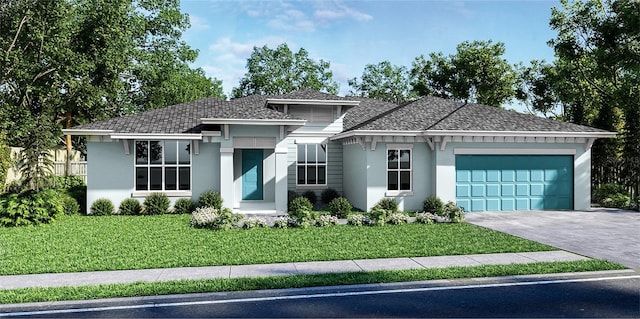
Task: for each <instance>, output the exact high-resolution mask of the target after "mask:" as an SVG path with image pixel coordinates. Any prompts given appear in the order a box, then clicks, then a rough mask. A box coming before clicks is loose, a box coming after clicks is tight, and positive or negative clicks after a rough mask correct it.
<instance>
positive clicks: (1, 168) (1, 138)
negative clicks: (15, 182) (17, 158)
mask: <svg viewBox="0 0 640 319" xmlns="http://www.w3.org/2000/svg"><path fill="white" fill-rule="evenodd" d="M12 163H13V161H12V159H11V147H9V145H7V142H6V138H5V133H4V132H2V133H0V193H3V192H4V185H5V183H6V182H7V173H8V172H9V168H11V165H12Z"/></svg>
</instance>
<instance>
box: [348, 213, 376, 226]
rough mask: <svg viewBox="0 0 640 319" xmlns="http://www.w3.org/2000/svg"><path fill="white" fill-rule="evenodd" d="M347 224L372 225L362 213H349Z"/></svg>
mask: <svg viewBox="0 0 640 319" xmlns="http://www.w3.org/2000/svg"><path fill="white" fill-rule="evenodd" d="M347 224H349V225H353V226H362V225H367V226H368V225H372V224H373V223H372V221H371V219H369V217H367V216H365V215H362V214H351V215H349V216H347Z"/></svg>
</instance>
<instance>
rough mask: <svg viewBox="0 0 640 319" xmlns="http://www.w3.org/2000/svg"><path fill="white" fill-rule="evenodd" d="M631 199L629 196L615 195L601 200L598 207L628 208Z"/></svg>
mask: <svg viewBox="0 0 640 319" xmlns="http://www.w3.org/2000/svg"><path fill="white" fill-rule="evenodd" d="M630 204H631V198H630V197H629V195H625V194H622V193H616V194H613V195H611V196H609V197H606V198H605V199H603V200H602V202H601V203H600V205H602V206H603V207H607V208H629V206H630Z"/></svg>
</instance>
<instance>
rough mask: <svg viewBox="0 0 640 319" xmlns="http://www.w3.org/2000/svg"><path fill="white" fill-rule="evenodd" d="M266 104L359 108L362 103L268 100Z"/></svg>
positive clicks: (350, 101)
mask: <svg viewBox="0 0 640 319" xmlns="http://www.w3.org/2000/svg"><path fill="white" fill-rule="evenodd" d="M266 104H267V105H269V104H287V105H326V106H339V105H346V106H358V105H360V101H352V100H305V99H267V101H266Z"/></svg>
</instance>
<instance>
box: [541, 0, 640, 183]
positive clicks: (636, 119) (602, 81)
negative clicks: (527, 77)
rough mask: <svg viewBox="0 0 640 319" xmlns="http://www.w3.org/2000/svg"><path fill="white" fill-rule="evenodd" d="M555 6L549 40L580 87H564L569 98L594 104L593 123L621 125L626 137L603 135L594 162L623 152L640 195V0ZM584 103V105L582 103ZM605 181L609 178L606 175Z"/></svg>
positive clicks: (607, 126)
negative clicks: (552, 32) (609, 138)
mask: <svg viewBox="0 0 640 319" xmlns="http://www.w3.org/2000/svg"><path fill="white" fill-rule="evenodd" d="M561 5H562V8H553V10H552V14H551V21H550V25H551V27H552V29H554V30H556V31H557V32H558V36H557V37H556V38H555V39H552V40H551V41H549V44H550V45H551V46H552V47H553V48H554V51H555V54H556V58H557V61H556V65H557V66H559V67H560V68H559V69H560V70H571V71H573V72H574V77H575V79H576V80H577V83H578V85H579V87H576V86H575V85H574V86H573V89H571V88H572V86H571V85H568V86H566V87H565V90H561V94H563V95H564V100H565V101H566V102H567V103H568V104H573V106H577V105H576V104H577V103H576V101H578V102H579V103H585V102H586V103H588V104H590V105H593V106H594V112H593V113H595V116H594V120H593V123H592V125H594V126H596V127H598V128H602V129H605V130H610V131H618V132H619V134H620V135H619V139H620V142H621V143H622V147H621V149H619V148H618V143H617V141H616V140H613V141H611V140H609V141H608V140H599V141H597V142H596V144H594V150H593V153H594V158H593V164H594V166H596V167H602V168H603V169H604V170H605V172H604V174H603V176H604V177H606V178H611V177H612V176H615V175H614V174H612V173H611V172H609V171H608V170H609V169H611V167H610V165H608V164H607V163H606V159H605V157H608V156H610V155H611V154H621V155H622V168H623V174H622V176H623V177H624V180H625V184H627V186H629V187H631V188H632V190H633V192H634V193H635V194H636V195H637V194H638V191H639V188H640V174H638V172H639V171H640V143H639V142H638V141H640V103H639V102H640V45H638V43H640V32H638V26H639V25H640V15H638V12H640V2H638V1H630V0H613V1H601V0H588V1H586V2H582V1H575V2H569V1H567V0H562V1H561ZM578 107H581V106H578ZM605 182H606V181H605Z"/></svg>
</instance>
